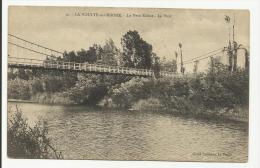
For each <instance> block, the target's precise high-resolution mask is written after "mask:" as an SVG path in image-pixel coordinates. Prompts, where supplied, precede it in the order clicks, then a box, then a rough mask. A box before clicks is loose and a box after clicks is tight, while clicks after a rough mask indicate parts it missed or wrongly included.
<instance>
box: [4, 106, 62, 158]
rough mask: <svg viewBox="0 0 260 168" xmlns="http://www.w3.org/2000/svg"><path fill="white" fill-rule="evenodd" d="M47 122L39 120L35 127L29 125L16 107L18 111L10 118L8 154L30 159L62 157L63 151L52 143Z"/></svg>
mask: <svg viewBox="0 0 260 168" xmlns="http://www.w3.org/2000/svg"><path fill="white" fill-rule="evenodd" d="M8 113H10V111H9V112H8ZM46 124H47V123H46V122H45V121H39V122H37V123H36V124H35V125H34V126H33V127H31V126H29V125H28V123H27V120H26V119H24V118H23V116H22V112H21V110H19V109H18V108H17V107H16V112H15V113H14V115H13V116H11V118H10V119H9V121H8V127H7V138H8V140H7V143H8V144H7V147H8V150H7V152H8V156H9V157H12V158H28V159H47V158H55V159H62V154H61V152H58V151H57V150H56V149H55V148H54V147H53V146H52V145H51V140H50V139H49V138H48V128H47V126H46Z"/></svg>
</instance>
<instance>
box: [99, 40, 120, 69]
mask: <svg viewBox="0 0 260 168" xmlns="http://www.w3.org/2000/svg"><path fill="white" fill-rule="evenodd" d="M119 56H120V50H119V49H118V48H117V47H116V46H115V43H114V41H113V40H112V39H109V40H106V43H105V45H104V46H103V47H102V53H101V60H100V62H101V63H102V64H108V65H117V64H118V61H119V59H120V58H119Z"/></svg>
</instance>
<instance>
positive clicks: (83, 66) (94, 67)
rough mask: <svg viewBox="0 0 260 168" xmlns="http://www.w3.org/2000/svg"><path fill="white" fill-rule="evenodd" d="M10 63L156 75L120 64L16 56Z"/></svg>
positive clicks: (163, 74) (173, 75) (161, 74)
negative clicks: (110, 64)
mask: <svg viewBox="0 0 260 168" xmlns="http://www.w3.org/2000/svg"><path fill="white" fill-rule="evenodd" d="M8 63H9V64H11V65H15V66H23V67H39V68H49V69H61V70H75V71H86V72H103V73H117V74H128V75H140V76H154V71H153V70H148V69H137V68H128V67H120V66H109V65H103V64H90V63H76V62H64V61H56V60H39V59H29V58H16V57H8ZM159 75H160V76H167V77H175V76H177V75H178V74H176V73H174V72H167V71H160V72H159Z"/></svg>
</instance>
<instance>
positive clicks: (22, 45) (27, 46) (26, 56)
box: [8, 34, 225, 77]
mask: <svg viewBox="0 0 260 168" xmlns="http://www.w3.org/2000/svg"><path fill="white" fill-rule="evenodd" d="M8 44H9V46H8V67H9V68H24V69H43V70H60V71H79V72H84V73H95V74H121V75H129V76H144V77H152V76H154V75H155V72H154V71H153V70H150V69H137V68H128V67H122V66H110V65H105V64H98V63H95V64H90V63H87V62H85V63H78V62H65V61H59V60H55V59H51V60H49V59H46V58H58V57H59V58H62V57H63V52H60V51H57V50H54V49H51V48H48V47H45V46H42V45H39V44H37V43H34V42H31V41H27V40H25V39H23V38H20V37H17V36H15V35H12V34H8ZM224 51H225V50H224V47H223V48H219V49H217V50H213V51H211V52H209V53H206V54H203V55H201V56H198V57H195V58H193V59H190V60H186V61H184V62H183V64H184V65H186V64H191V63H194V66H198V61H200V60H203V59H207V58H210V57H211V58H212V57H214V56H216V55H218V54H220V53H224ZM39 58H42V59H39ZM158 73H159V76H162V77H180V76H182V74H181V73H175V72H171V71H165V70H163V71H162V70H161V71H159V72H158Z"/></svg>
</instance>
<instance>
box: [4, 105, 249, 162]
mask: <svg viewBox="0 0 260 168" xmlns="http://www.w3.org/2000/svg"><path fill="white" fill-rule="evenodd" d="M16 104H17V105H18V107H19V108H21V109H22V112H23V115H24V117H26V118H27V119H28V122H29V124H33V123H35V122H36V121H37V120H38V119H39V118H43V119H45V120H47V122H48V128H49V136H50V138H51V139H52V142H53V144H54V145H55V146H56V148H57V149H59V150H61V151H62V153H63V155H64V158H65V159H97V160H99V159H105V160H168V161H221V162H230V161H232V162H246V161H247V143H248V131H247V130H248V128H247V124H244V123H236V122H213V121H205V120H198V119H192V118H184V117H176V116H174V115H172V114H166V113H155V112H134V111H118V110H117V111H116V110H106V111H105V110H100V109H99V110H98V109H93V108H89V107H84V106H58V105H55V106H53V105H42V104H35V103H14V102H12V103H11V102H9V104H8V107H9V108H11V109H14V106H15V105H16Z"/></svg>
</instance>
